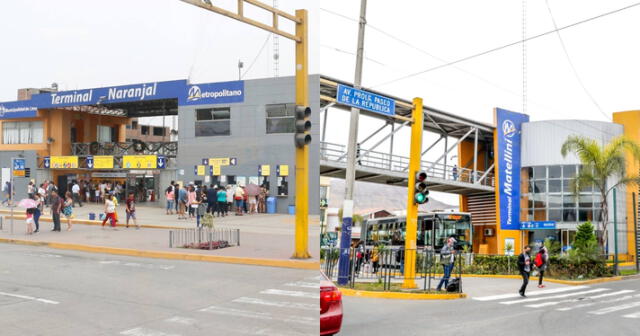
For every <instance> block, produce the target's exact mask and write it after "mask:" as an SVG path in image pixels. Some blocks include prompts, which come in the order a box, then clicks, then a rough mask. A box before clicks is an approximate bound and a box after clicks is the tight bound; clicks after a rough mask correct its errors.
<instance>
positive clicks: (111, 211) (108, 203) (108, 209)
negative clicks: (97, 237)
mask: <svg viewBox="0 0 640 336" xmlns="http://www.w3.org/2000/svg"><path fill="white" fill-rule="evenodd" d="M115 213H116V204H115V203H114V202H113V200H112V199H111V198H110V197H106V196H105V198H104V215H105V216H104V220H103V221H102V229H104V224H105V223H106V222H107V220H110V221H111V227H112V228H113V229H114V230H116V221H117V220H116V215H115Z"/></svg>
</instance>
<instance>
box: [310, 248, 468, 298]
mask: <svg viewBox="0 0 640 336" xmlns="http://www.w3.org/2000/svg"><path fill="white" fill-rule="evenodd" d="M341 252H342V253H343V254H348V255H349V272H348V277H349V280H348V284H349V287H351V288H354V287H355V286H356V283H372V284H373V283H378V284H381V285H382V290H385V291H388V290H391V288H392V285H393V284H400V283H402V282H404V281H405V279H406V277H405V275H404V270H405V261H406V260H411V259H414V260H415V266H414V267H415V277H414V278H413V279H410V280H413V281H414V282H415V283H416V285H417V286H418V289H420V290H423V291H434V290H436V289H437V286H438V284H439V282H440V280H442V279H443V278H444V274H443V273H444V267H443V264H442V260H440V254H439V253H435V251H434V250H433V249H428V248H425V249H416V250H405V249H391V248H387V249H382V250H375V249H374V248H366V249H361V248H349V249H348V251H347V250H342V249H340V248H323V249H321V264H320V268H321V270H322V271H323V272H324V273H325V274H326V275H327V277H329V278H330V279H332V280H334V281H337V280H338V273H339V259H340V254H341ZM465 262H467V261H466V258H465V257H464V256H459V255H456V257H455V261H454V264H453V266H452V267H453V269H452V270H451V275H450V277H449V279H448V281H447V282H448V283H451V282H452V280H453V279H455V278H458V279H459V280H458V281H459V282H458V284H459V285H458V286H457V288H455V290H453V292H457V293H461V292H462V281H461V278H462V268H463V264H464V263H465ZM441 289H442V290H446V289H447V286H446V285H443V287H442V288H441Z"/></svg>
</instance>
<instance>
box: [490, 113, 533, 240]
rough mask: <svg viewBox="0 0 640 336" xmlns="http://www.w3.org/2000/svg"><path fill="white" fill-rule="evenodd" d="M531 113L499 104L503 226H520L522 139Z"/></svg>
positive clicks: (498, 129)
mask: <svg viewBox="0 0 640 336" xmlns="http://www.w3.org/2000/svg"><path fill="white" fill-rule="evenodd" d="M528 121H529V116H528V115H526V114H522V113H516V112H511V111H507V110H503V109H500V108H496V129H497V137H498V153H497V158H498V169H499V171H498V190H499V194H500V199H499V201H500V229H502V230H519V229H520V141H521V135H522V123H525V122H528Z"/></svg>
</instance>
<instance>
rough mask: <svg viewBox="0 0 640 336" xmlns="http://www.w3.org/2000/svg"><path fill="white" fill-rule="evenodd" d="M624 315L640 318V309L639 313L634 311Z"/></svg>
mask: <svg viewBox="0 0 640 336" xmlns="http://www.w3.org/2000/svg"><path fill="white" fill-rule="evenodd" d="M622 317H626V318H640V311H639V312H637V313H633V314H627V315H623V316H622Z"/></svg>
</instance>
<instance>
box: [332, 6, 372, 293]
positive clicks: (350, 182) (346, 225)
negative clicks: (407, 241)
mask: <svg viewBox="0 0 640 336" xmlns="http://www.w3.org/2000/svg"><path fill="white" fill-rule="evenodd" d="M366 13H367V0H360V22H359V26H358V48H357V49H356V74H355V80H354V81H353V85H354V87H355V88H356V89H361V88H362V85H361V83H362V61H363V56H364V28H365V26H366V24H367V20H366ZM359 118H360V109H358V108H355V107H352V108H351V121H350V123H349V142H348V143H347V171H346V176H345V196H344V202H343V204H342V230H341V232H342V233H341V237H340V261H339V266H338V284H339V285H346V284H347V282H348V281H349V272H350V267H349V248H350V246H351V226H352V224H353V187H354V184H355V178H356V144H357V141H358V119H359ZM364 238H365V240H366V237H364Z"/></svg>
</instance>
